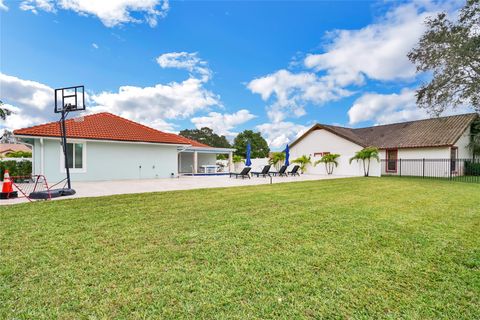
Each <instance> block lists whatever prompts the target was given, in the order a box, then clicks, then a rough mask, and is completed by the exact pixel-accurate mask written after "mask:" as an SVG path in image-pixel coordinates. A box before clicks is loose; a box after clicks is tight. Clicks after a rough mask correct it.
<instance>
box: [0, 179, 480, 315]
mask: <svg viewBox="0 0 480 320" xmlns="http://www.w3.org/2000/svg"><path fill="white" fill-rule="evenodd" d="M0 250H1V251H0V318H1V319H53V318H61V319H79V318H84V319H102V318H105V319H107V318H109V319H111V318H120V319H122V318H123V319H124V318H142V319H143V318H188V319H191V318H203V319H212V318H217V319H225V318H237V319H254V318H262V319H265V318H281V319H296V318H356V319H357V318H359V319H365V318H390V319H397V318H407V319H412V318H414V319H428V318H429V319H439V318H449V319H479V318H480V308H479V306H480V185H479V184H468V183H455V182H448V181H432V180H418V179H408V178H400V179H399V178H380V179H379V178H357V179H341V180H331V181H312V182H299V183H287V184H277V185H273V186H270V185H263V186H252V187H241V188H228V189H209V190H191V191H179V192H166V193H155V194H142V195H125V196H113V197H105V198H92V199H77V200H65V201H50V202H43V203H35V204H25V205H18V206H12V207H3V208H0Z"/></svg>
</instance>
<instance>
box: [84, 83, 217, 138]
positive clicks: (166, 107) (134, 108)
mask: <svg viewBox="0 0 480 320" xmlns="http://www.w3.org/2000/svg"><path fill="white" fill-rule="evenodd" d="M90 99H91V100H92V102H93V103H94V104H95V107H92V108H90V109H91V110H92V111H93V112H100V111H108V112H112V113H114V114H117V115H119V116H122V117H126V118H129V119H132V120H135V121H139V122H141V123H144V124H146V125H151V126H154V127H157V128H159V129H161V128H165V127H170V128H171V127H172V125H171V124H167V123H166V122H164V121H165V120H173V119H184V118H186V117H190V116H192V115H193V114H195V113H196V112H198V111H200V110H206V109H208V108H209V107H212V106H216V105H220V104H221V103H220V98H219V97H218V96H217V95H215V94H214V93H212V92H211V91H208V90H206V89H205V88H204V87H203V82H202V81H201V80H199V79H195V78H189V79H187V80H185V81H183V82H180V83H178V82H171V83H168V84H165V85H164V84H157V85H155V86H152V87H136V86H122V87H120V88H119V90H118V92H101V93H99V94H95V95H92V96H91V97H90ZM158 119H162V120H163V122H158V121H159V120H158Z"/></svg>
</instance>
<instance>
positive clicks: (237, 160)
mask: <svg viewBox="0 0 480 320" xmlns="http://www.w3.org/2000/svg"><path fill="white" fill-rule="evenodd" d="M232 162H233V167H234V169H235V171H238V164H239V163H241V162H243V158H242V156H239V155H236V154H235V155H233V158H232Z"/></svg>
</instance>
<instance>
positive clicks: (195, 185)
mask: <svg viewBox="0 0 480 320" xmlns="http://www.w3.org/2000/svg"><path fill="white" fill-rule="evenodd" d="M338 178H348V177H347V176H327V175H308V174H304V175H301V176H297V177H290V176H289V177H272V179H271V180H270V178H269V177H266V178H263V177H259V178H257V177H252V178H251V179H241V178H238V179H235V178H229V177H228V176H180V177H179V178H167V179H148V180H147V179H146V180H117V181H92V182H73V183H72V187H73V189H75V191H76V194H75V195H73V196H68V197H59V198H55V199H52V200H65V199H73V198H85V197H101V196H110V195H118V194H132V193H144V192H162V191H174V190H191V189H205V188H225V187H238V186H250V185H262V184H270V182H271V183H273V184H276V183H288V182H297V181H312V180H325V179H338ZM24 202H28V200H27V199H25V198H19V199H10V200H1V201H0V205H8V204H17V203H24Z"/></svg>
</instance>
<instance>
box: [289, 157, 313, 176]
mask: <svg viewBox="0 0 480 320" xmlns="http://www.w3.org/2000/svg"><path fill="white" fill-rule="evenodd" d="M292 162H293V163H298V164H299V165H300V171H302V173H305V172H307V165H309V164H312V161H311V157H310V156H308V157H307V156H306V155H303V156H301V157H299V158H297V159H295V160H293V161H292Z"/></svg>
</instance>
